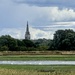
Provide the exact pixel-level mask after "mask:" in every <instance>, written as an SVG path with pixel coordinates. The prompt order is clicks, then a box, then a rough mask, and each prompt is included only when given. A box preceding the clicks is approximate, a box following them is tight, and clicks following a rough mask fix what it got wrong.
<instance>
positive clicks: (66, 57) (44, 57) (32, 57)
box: [0, 55, 75, 61]
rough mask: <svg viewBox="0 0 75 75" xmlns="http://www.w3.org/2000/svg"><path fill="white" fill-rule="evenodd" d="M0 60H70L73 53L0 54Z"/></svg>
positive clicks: (73, 56)
mask: <svg viewBox="0 0 75 75" xmlns="http://www.w3.org/2000/svg"><path fill="white" fill-rule="evenodd" d="M0 60H14V61H18V60H22V61H25V60H66V61H68V60H71V61H75V55H7V56H0Z"/></svg>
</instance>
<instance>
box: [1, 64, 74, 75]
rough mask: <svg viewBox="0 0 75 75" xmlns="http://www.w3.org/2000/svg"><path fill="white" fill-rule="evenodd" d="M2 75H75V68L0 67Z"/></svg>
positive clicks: (64, 66)
mask: <svg viewBox="0 0 75 75" xmlns="http://www.w3.org/2000/svg"><path fill="white" fill-rule="evenodd" d="M0 75H75V66H66V65H63V66H57V65H55V66H50V65H48V66H37V65H35V66H33V65H0Z"/></svg>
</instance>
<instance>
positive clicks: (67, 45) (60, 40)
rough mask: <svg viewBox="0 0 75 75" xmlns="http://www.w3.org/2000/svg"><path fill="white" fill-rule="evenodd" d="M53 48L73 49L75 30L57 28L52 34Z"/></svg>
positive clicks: (74, 45)
mask: <svg viewBox="0 0 75 75" xmlns="http://www.w3.org/2000/svg"><path fill="white" fill-rule="evenodd" d="M53 46H54V49H55V50H73V49H74V50H75V32H74V31H73V30H70V29H69V30H58V31H56V32H55V34H54V39H53Z"/></svg>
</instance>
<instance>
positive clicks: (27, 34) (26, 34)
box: [25, 21, 30, 40]
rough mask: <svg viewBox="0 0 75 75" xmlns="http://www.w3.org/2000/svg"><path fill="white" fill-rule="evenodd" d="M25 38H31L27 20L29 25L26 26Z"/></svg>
mask: <svg viewBox="0 0 75 75" xmlns="http://www.w3.org/2000/svg"><path fill="white" fill-rule="evenodd" d="M25 39H26V40H30V32H29V26H28V21H27V27H26V33H25Z"/></svg>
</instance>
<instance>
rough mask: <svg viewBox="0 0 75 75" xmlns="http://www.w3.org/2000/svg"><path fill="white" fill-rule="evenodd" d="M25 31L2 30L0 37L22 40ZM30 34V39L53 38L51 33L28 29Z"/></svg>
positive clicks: (14, 29)
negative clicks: (5, 36)
mask: <svg viewBox="0 0 75 75" xmlns="http://www.w3.org/2000/svg"><path fill="white" fill-rule="evenodd" d="M25 31H26V30H25V29H24V28H22V29H21V28H20V29H19V28H17V29H16V28H4V29H2V30H1V32H0V35H10V36H12V37H14V38H17V39H24V38H25ZM30 34H31V39H39V38H46V39H52V38H53V32H49V31H43V30H40V29H37V28H32V27H30Z"/></svg>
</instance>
